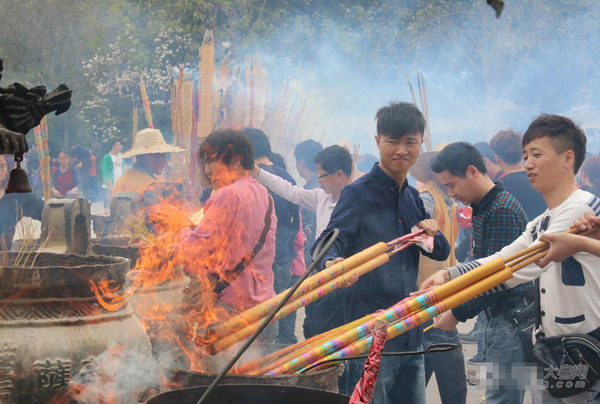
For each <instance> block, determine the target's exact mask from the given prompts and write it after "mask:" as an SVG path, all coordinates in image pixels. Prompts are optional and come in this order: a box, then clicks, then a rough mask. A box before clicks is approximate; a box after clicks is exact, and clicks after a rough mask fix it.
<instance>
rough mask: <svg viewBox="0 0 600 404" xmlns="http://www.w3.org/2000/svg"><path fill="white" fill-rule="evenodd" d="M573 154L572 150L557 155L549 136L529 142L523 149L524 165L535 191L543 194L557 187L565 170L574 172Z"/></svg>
mask: <svg viewBox="0 0 600 404" xmlns="http://www.w3.org/2000/svg"><path fill="white" fill-rule="evenodd" d="M572 154H573V152H572V151H570V150H567V151H565V152H564V153H562V154H557V153H556V150H554V147H553V146H552V143H551V141H550V138H549V137H548V136H544V137H540V138H537V139H535V140H532V141H531V142H529V143H528V144H527V145H526V146H525V147H524V148H523V164H524V165H525V171H526V172H527V177H529V181H530V182H531V185H532V186H533V189H535V190H536V191H539V192H542V193H543V192H546V191H549V190H551V189H553V188H554V187H556V185H558V184H557V182H560V179H561V178H562V177H563V176H564V173H565V168H568V169H569V170H573V167H572V164H573V162H572V161H571V163H569V161H570V160H572V158H569V157H572ZM570 164H571V165H570Z"/></svg>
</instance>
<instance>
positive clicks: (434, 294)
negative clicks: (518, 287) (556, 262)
mask: <svg viewBox="0 0 600 404" xmlns="http://www.w3.org/2000/svg"><path fill="white" fill-rule="evenodd" d="M578 232H579V230H578V229H570V230H569V231H567V233H578ZM587 233H589V231H585V232H583V233H582V234H587ZM547 249H548V245H547V244H546V243H540V244H536V245H534V246H531V247H529V248H527V249H524V250H522V251H520V252H518V253H516V254H513V255H511V256H510V257H508V258H506V259H501V258H497V259H495V260H494V261H492V262H489V263H487V264H484V265H482V266H480V267H478V268H475V269H473V270H472V271H470V272H468V273H466V274H464V275H462V276H460V277H458V278H456V279H454V280H452V281H450V282H448V283H446V284H444V285H442V286H439V287H437V288H435V289H434V290H432V291H430V292H428V293H425V294H423V295H419V296H418V297H421V298H422V299H425V298H426V300H427V302H428V305H427V306H426V307H423V308H420V309H416V307H418V306H415V305H414V300H415V299H414V298H413V299H409V300H408V301H407V302H406V303H405V304H407V303H408V302H411V303H413V305H411V308H410V309H409V310H406V312H408V313H409V315H404V317H402V318H401V319H400V320H397V321H395V322H393V323H390V326H389V327H388V338H390V339H391V338H394V337H395V336H398V335H400V334H402V333H404V332H406V331H408V330H410V329H412V328H414V327H416V326H417V325H419V324H422V323H424V322H426V321H429V320H430V319H432V318H433V317H435V316H437V315H439V314H441V313H443V312H445V311H447V310H451V309H453V308H454V307H457V306H458V305H460V304H462V303H464V302H466V301H468V300H471V299H473V298H475V297H477V296H479V295H480V294H482V293H484V292H486V291H488V290H490V289H492V288H494V287H496V286H498V285H500V284H502V283H504V282H506V281H507V280H509V279H511V278H512V277H513V273H514V272H516V271H518V270H519V269H521V268H524V267H526V266H528V265H530V264H532V263H535V262H537V261H538V260H540V259H541V258H543V257H544V256H545V255H546V254H547ZM499 261H502V268H500V269H499V270H498V262H499ZM472 273H476V275H477V276H473V275H469V274H472ZM468 275H469V276H468ZM481 275H483V277H481ZM461 278H470V279H469V280H468V282H465V281H464V279H463V282H462V283H460V284H461V285H462V284H465V285H467V286H465V287H462V288H460V289H459V288H457V289H454V290H455V292H454V293H452V288H453V287H457V285H459V282H456V281H458V280H460V279H461ZM473 279H477V280H476V281H475V282H472V281H473ZM448 285H450V286H448ZM426 296H427V297H426ZM438 298H439V300H438ZM394 307H396V306H394ZM390 310H391V309H390ZM388 312H389V310H388V311H387V312H386V313H388ZM394 313H395V314H396V316H398V314H397V312H396V311H394ZM396 316H393V317H390V316H388V317H387V319H386V320H387V321H388V322H391V321H393V320H392V319H393V318H396ZM379 317H381V316H379ZM379 317H378V318H379ZM367 324H369V321H368V322H366V323H364V324H362V325H361V326H359V327H358V328H357V329H360V330H361V331H364V327H365V326H367ZM361 327H362V328H361ZM353 331H354V332H353V333H352V332H346V333H345V334H344V335H342V336H340V337H339V338H337V339H335V340H332V341H328V342H326V343H325V344H322V345H321V346H320V347H319V348H317V349H313V350H311V351H308V352H307V351H304V352H303V353H302V355H298V356H297V357H295V358H292V359H290V360H288V361H287V362H285V363H283V364H280V365H279V366H278V367H275V368H273V367H272V366H269V369H271V370H270V371H269V372H268V373H267V374H268V375H277V374H286V373H292V372H295V371H298V370H300V369H302V368H303V367H308V366H314V364H315V363H316V362H321V361H327V360H331V359H336V358H344V357H349V356H356V355H359V354H361V353H363V352H365V351H366V350H368V349H369V346H370V343H371V339H372V337H371V336H365V335H364V333H362V332H357V330H353ZM352 338H354V342H352V343H350V344H347V342H348V341H349V340H352ZM331 347H335V349H336V351H335V352H332V353H329V354H328V355H327V356H325V355H323V354H325V353H326V352H328V351H331V350H332V348H331ZM339 347H341V349H340V348H339ZM319 350H320V352H319ZM319 354H321V355H319ZM309 364H310V365H309Z"/></svg>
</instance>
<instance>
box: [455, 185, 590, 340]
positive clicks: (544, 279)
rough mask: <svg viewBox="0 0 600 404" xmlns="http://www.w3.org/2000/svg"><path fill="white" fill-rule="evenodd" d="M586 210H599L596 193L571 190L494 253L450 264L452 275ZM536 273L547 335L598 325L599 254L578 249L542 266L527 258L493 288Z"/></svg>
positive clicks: (559, 227)
mask: <svg viewBox="0 0 600 404" xmlns="http://www.w3.org/2000/svg"><path fill="white" fill-rule="evenodd" d="M586 212H591V213H593V214H595V215H600V198H598V197H597V196H595V195H593V194H591V193H589V192H586V191H582V190H577V191H575V192H573V193H572V194H571V195H570V196H569V197H568V198H567V199H566V200H565V201H564V202H563V203H561V204H560V205H559V206H557V207H556V208H554V209H552V210H548V209H546V211H545V212H544V213H543V214H541V215H540V216H538V217H536V218H535V219H534V220H532V221H531V222H529V223H528V224H527V228H526V229H525V232H524V233H523V234H522V235H521V236H519V238H518V239H516V240H515V241H514V242H513V243H512V244H509V245H507V246H506V247H504V248H503V249H502V250H500V251H499V252H498V253H497V254H494V255H492V256H490V257H486V258H482V259H480V260H477V261H473V262H470V263H465V264H461V265H457V266H455V267H452V268H449V269H448V271H449V272H450V276H451V277H452V278H455V277H456V276H459V275H460V274H463V273H465V272H467V271H470V270H471V269H473V268H476V267H477V266H479V265H481V264H484V263H486V262H488V261H491V260H492V259H494V258H497V257H498V256H500V257H502V258H507V257H509V256H510V255H512V254H514V253H517V252H519V251H522V250H524V249H525V248H527V247H529V246H531V245H533V244H537V243H539V241H537V240H538V239H539V237H540V236H541V235H542V234H543V233H545V232H548V233H561V232H564V231H566V230H568V229H569V228H570V227H571V225H572V224H573V222H574V221H575V219H578V218H579V217H581V216H583V215H584V214H585V213H586ZM538 277H539V284H540V292H541V293H540V309H541V311H542V312H543V313H544V314H543V316H542V323H541V326H542V329H543V331H544V333H545V334H546V336H547V337H551V336H555V335H562V334H569V333H583V334H585V333H588V332H590V331H593V330H595V329H596V328H598V327H600V299H599V298H598V296H600V258H599V257H596V256H594V255H592V254H589V253H585V252H579V253H577V254H575V255H574V256H573V257H571V258H568V259H566V260H565V261H563V262H559V263H556V262H553V263H551V264H548V265H547V266H546V267H545V268H540V267H538V266H537V265H536V264H531V265H528V266H526V267H525V268H522V269H520V270H518V271H516V272H515V273H514V274H513V278H512V279H510V280H508V281H506V283H504V284H502V285H500V286H499V287H497V288H494V290H496V291H497V290H504V289H506V288H510V287H514V286H516V285H518V284H521V283H524V282H528V281H531V280H534V279H536V278H538Z"/></svg>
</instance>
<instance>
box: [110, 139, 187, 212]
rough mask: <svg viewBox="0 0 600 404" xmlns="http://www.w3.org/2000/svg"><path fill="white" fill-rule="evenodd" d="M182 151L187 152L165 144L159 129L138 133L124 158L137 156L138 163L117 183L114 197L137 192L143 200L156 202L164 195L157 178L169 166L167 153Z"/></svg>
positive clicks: (114, 188)
mask: <svg viewBox="0 0 600 404" xmlns="http://www.w3.org/2000/svg"><path fill="white" fill-rule="evenodd" d="M182 151H185V150H184V149H180V148H179V147H176V146H171V145H170V144H168V143H167V142H165V139H164V137H163V135H162V133H160V131H159V130H158V129H150V128H148V129H144V130H142V131H140V132H138V133H137V135H136V136H135V141H134V144H133V147H132V148H131V149H129V150H128V151H126V152H125V153H123V156H122V157H123V158H129V157H134V156H135V157H136V160H137V161H136V163H135V164H134V165H133V167H132V168H131V169H130V170H128V171H126V172H125V173H124V174H123V175H122V176H121V178H119V179H118V180H117V182H115V185H114V187H113V195H115V194H116V193H118V192H135V193H137V194H138V195H140V197H141V198H143V199H148V198H150V200H155V199H156V196H157V195H158V196H160V195H162V191H161V187H160V186H158V185H159V181H158V180H157V176H159V175H160V174H161V173H162V171H163V168H164V167H165V165H166V164H167V153H178V152H182ZM147 197H148V198H147Z"/></svg>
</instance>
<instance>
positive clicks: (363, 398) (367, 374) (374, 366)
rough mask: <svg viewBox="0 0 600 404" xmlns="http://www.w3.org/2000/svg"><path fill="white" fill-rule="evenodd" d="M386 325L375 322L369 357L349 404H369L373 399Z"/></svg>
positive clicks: (385, 336) (379, 321) (382, 321)
mask: <svg viewBox="0 0 600 404" xmlns="http://www.w3.org/2000/svg"><path fill="white" fill-rule="evenodd" d="M387 326H388V323H387V322H386V321H384V320H377V322H376V323H375V329H374V331H373V342H372V343H371V349H370V350H369V356H368V358H367V360H366V362H365V367H364V369H363V374H362V376H361V378H360V380H359V381H358V383H357V384H356V387H355V388H354V392H353V393H352V397H350V401H349V404H369V403H370V402H371V399H372V398H373V391H374V390H375V382H376V381H377V374H378V373H379V364H380V362H381V353H382V352H383V347H384V345H385V340H386V338H387Z"/></svg>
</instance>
